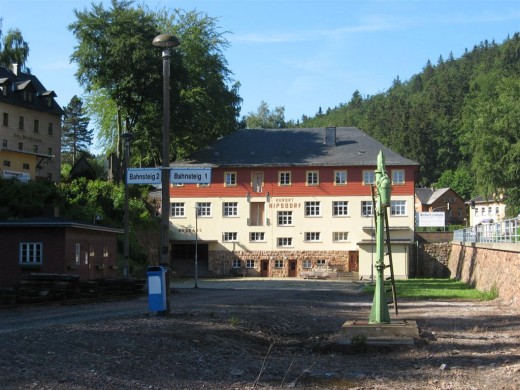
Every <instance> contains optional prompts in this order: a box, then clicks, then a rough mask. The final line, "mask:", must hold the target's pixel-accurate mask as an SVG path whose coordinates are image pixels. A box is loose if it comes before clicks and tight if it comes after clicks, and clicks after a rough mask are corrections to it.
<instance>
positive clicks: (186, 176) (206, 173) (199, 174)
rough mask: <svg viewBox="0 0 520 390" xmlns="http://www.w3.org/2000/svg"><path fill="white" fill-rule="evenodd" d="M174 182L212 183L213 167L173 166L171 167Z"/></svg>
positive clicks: (171, 177) (171, 180)
mask: <svg viewBox="0 0 520 390" xmlns="http://www.w3.org/2000/svg"><path fill="white" fill-rule="evenodd" d="M170 183H172V184H210V183H211V168H172V169H170Z"/></svg>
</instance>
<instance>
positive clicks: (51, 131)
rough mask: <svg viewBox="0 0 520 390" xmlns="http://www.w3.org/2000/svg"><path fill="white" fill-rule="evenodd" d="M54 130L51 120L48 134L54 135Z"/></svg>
mask: <svg viewBox="0 0 520 390" xmlns="http://www.w3.org/2000/svg"><path fill="white" fill-rule="evenodd" d="M53 132H54V129H53V125H52V123H51V122H49V126H48V127H47V134H48V135H52V133H53Z"/></svg>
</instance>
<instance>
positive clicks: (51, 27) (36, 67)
mask: <svg viewBox="0 0 520 390" xmlns="http://www.w3.org/2000/svg"><path fill="white" fill-rule="evenodd" d="M99 2H103V3H105V4H107V6H108V5H109V4H110V2H109V1H101V0H98V1H96V3H99ZM144 2H145V3H146V4H147V5H148V7H150V8H152V9H156V8H157V9H160V8H164V7H166V8H170V9H173V8H180V9H184V10H186V11H189V10H197V11H199V12H202V13H205V14H207V15H208V16H210V17H213V18H216V19H217V25H218V26H219V29H220V31H222V32H228V33H226V34H225V36H226V38H227V40H228V41H229V43H230V46H229V48H227V49H226V50H225V52H224V56H225V57H226V59H227V61H228V66H229V69H230V70H231V72H232V73H233V75H232V76H233V79H234V80H235V81H239V82H240V84H241V88H240V90H239V94H240V96H241V97H242V99H243V103H242V110H241V116H244V115H248V114H249V113H256V112H257V110H258V107H259V106H260V103H261V102H262V101H265V102H266V103H267V104H268V106H269V108H270V109H274V108H275V107H280V106H281V107H284V108H285V119H286V120H294V121H296V120H298V119H300V118H301V117H302V115H307V116H314V115H315V114H316V113H317V112H318V110H319V109H320V107H321V108H322V110H323V111H326V110H327V108H334V107H337V106H339V105H340V104H342V103H347V102H348V101H349V100H350V99H351V97H352V94H353V93H354V92H355V91H356V90H358V91H359V92H360V93H361V95H362V96H367V95H374V94H377V93H380V92H384V91H385V90H387V89H388V88H389V87H390V86H391V85H392V82H393V80H394V79H396V77H399V78H400V79H401V81H406V80H409V79H410V77H411V76H413V75H414V74H417V73H419V72H421V71H422V69H423V68H424V66H425V65H426V63H427V61H428V60H430V61H431V62H432V63H433V64H436V63H437V61H438V59H439V57H440V56H442V57H443V58H447V57H448V56H449V55H450V53H452V54H453V56H454V57H455V58H459V57H460V56H461V55H462V54H463V53H464V51H465V49H468V50H471V49H472V48H473V46H475V45H478V44H479V43H480V42H483V41H485V40H488V41H490V42H491V41H493V40H494V41H495V42H497V43H502V42H503V41H504V40H505V39H506V38H507V37H508V36H512V35H513V34H514V33H515V32H519V31H520V0H410V1H405V0H178V1H166V0H149V1H144ZM91 3H92V1H90V0H89V1H84V0H0V17H1V18H2V19H3V21H2V30H3V33H4V35H5V33H6V32H7V31H8V30H9V29H10V28H17V29H19V30H20V31H21V33H22V35H23V37H24V39H25V41H26V42H28V44H29V49H30V53H29V58H28V66H29V68H30V69H31V72H32V73H33V74H34V75H35V76H36V77H38V79H39V80H40V81H41V82H42V83H43V85H44V86H45V87H46V88H47V89H48V90H53V91H55V92H56V94H57V95H58V97H57V101H58V103H59V104H60V106H66V105H67V104H68V103H69V101H70V99H71V98H72V97H73V96H74V95H78V96H80V97H81V96H83V95H84V91H83V89H82V88H81V87H80V86H79V84H78V82H77V81H76V79H75V76H74V74H75V72H76V65H75V64H74V63H71V62H70V55H71V54H72V52H73V50H74V47H75V46H76V45H77V43H78V42H77V41H76V40H75V38H74V36H73V35H72V33H71V32H69V30H68V28H67V27H68V25H69V24H70V23H72V22H74V21H75V16H74V10H75V9H78V10H84V9H85V8H86V9H90V8H91ZM150 44H151V43H150ZM181 44H182V43H181ZM161 69H162V68H161V67H160V66H158V70H159V71H161ZM172 77H174V75H172Z"/></svg>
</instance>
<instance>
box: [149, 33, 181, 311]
mask: <svg viewBox="0 0 520 390" xmlns="http://www.w3.org/2000/svg"><path fill="white" fill-rule="evenodd" d="M152 45H154V46H156V47H160V48H162V59H163V129H162V130H163V131H162V172H161V193H162V200H161V201H162V205H161V233H160V246H161V250H160V264H161V265H162V266H165V267H167V269H168V271H167V272H166V314H169V313H170V271H169V267H170V222H169V221H170V57H171V48H172V47H176V46H179V40H178V39H177V38H176V37H175V36H173V35H170V34H161V35H158V36H156V37H155V38H154V39H153V41H152Z"/></svg>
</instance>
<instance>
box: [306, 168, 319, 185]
mask: <svg viewBox="0 0 520 390" xmlns="http://www.w3.org/2000/svg"><path fill="white" fill-rule="evenodd" d="M305 183H306V184H307V185H308V186H317V185H319V184H320V173H319V171H307V172H305Z"/></svg>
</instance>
